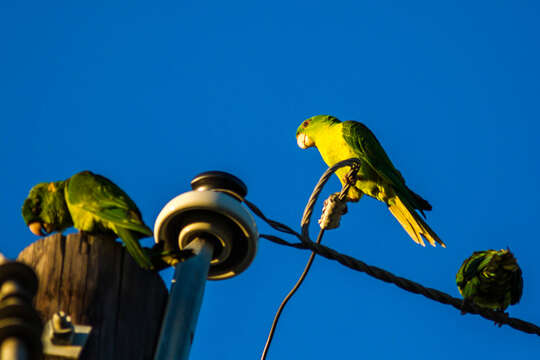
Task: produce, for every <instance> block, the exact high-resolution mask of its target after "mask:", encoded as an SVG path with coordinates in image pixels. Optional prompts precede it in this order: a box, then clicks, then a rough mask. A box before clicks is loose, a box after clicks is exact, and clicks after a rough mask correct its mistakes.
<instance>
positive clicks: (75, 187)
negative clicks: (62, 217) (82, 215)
mask: <svg viewBox="0 0 540 360" xmlns="http://www.w3.org/2000/svg"><path fill="white" fill-rule="evenodd" d="M67 191H68V201H69V203H70V205H71V206H75V207H80V208H81V209H83V210H85V211H88V212H90V213H91V214H93V215H94V216H96V217H97V218H98V219H100V220H102V221H110V222H112V223H113V224H115V225H116V226H119V227H122V228H125V229H129V230H133V231H137V232H139V233H141V234H144V235H147V236H152V231H151V230H150V229H149V228H148V227H147V226H146V225H144V223H143V221H142V218H141V213H140V211H139V209H138V208H137V206H136V205H135V203H134V202H133V201H132V200H131V199H130V198H129V196H127V194H126V193H125V192H124V191H122V189H120V188H119V187H118V186H117V185H115V184H114V183H113V182H111V181H110V180H109V179H107V178H105V177H103V176H100V175H96V174H93V173H91V172H89V171H83V172H81V173H78V174H75V175H74V176H72V177H71V178H70V179H69V184H68V187H67Z"/></svg>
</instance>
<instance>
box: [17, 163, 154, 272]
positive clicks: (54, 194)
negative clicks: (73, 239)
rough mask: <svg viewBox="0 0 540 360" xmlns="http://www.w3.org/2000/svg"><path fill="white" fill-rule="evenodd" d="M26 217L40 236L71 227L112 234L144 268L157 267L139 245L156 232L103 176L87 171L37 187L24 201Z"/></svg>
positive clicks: (24, 215) (126, 197) (31, 229)
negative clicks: (120, 240)
mask: <svg viewBox="0 0 540 360" xmlns="http://www.w3.org/2000/svg"><path fill="white" fill-rule="evenodd" d="M22 215H23V218H24V221H25V222H26V224H27V225H28V227H29V228H30V231H32V233H34V234H35V235H37V236H44V235H46V234H48V233H51V232H54V231H58V232H62V231H63V230H65V229H67V228H69V227H71V226H73V227H75V228H76V229H78V230H81V231H85V232H90V233H108V232H112V233H114V234H116V235H117V236H118V237H120V238H121V239H122V241H123V243H124V244H125V246H126V249H127V251H128V252H129V253H130V254H131V256H132V257H133V259H135V261H136V262H137V263H138V264H139V265H140V266H141V267H143V268H145V269H153V268H154V265H153V264H152V261H151V255H152V254H151V250H147V249H143V248H142V247H141V246H140V244H139V239H140V238H144V237H148V236H152V230H150V228H149V227H148V226H146V225H145V224H144V222H143V220H142V216H141V213H140V211H139V209H138V208H137V205H135V203H134V202H133V200H131V199H130V198H129V196H128V195H127V194H126V193H125V192H124V191H122V189H120V188H119V187H118V186H117V185H115V184H114V183H113V182H112V181H110V180H109V179H107V178H105V177H103V176H101V175H97V174H93V173H91V172H90V171H83V172H80V173H77V174H75V175H73V176H72V177H71V178H69V179H67V180H63V181H55V182H49V183H40V184H37V185H36V186H34V187H33V188H32V189H31V190H30V194H29V195H28V197H27V198H26V200H25V201H24V204H23V207H22Z"/></svg>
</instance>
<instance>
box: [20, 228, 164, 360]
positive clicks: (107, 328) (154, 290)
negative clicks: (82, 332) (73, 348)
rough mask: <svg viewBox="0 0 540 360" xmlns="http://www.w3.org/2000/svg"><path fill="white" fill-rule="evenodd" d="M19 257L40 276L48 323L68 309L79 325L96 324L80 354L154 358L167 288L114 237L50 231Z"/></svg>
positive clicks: (41, 307) (40, 303)
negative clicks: (48, 234) (49, 234)
mask: <svg viewBox="0 0 540 360" xmlns="http://www.w3.org/2000/svg"><path fill="white" fill-rule="evenodd" d="M18 260H19V261H22V262H24V263H26V264H28V265H29V266H31V267H32V268H33V269H34V271H35V272H36V274H37V275H38V278H39V289H38V293H37V295H36V297H35V305H36V309H37V310H38V312H39V314H40V316H41V318H42V320H43V322H46V321H48V320H49V319H50V318H51V316H52V315H53V314H54V313H55V312H57V311H60V310H63V311H64V312H65V313H66V314H68V315H70V316H71V318H72V321H73V322H74V323H75V324H78V325H90V326H92V332H91V334H90V337H89V338H88V341H87V343H86V345H85V347H84V350H83V352H82V354H81V357H80V359H103V360H106V359H111V360H112V359H115V360H122V359H129V360H136V359H145V360H146V359H152V357H153V354H154V351H155V347H156V344H157V340H158V336H159V330H160V326H161V320H162V317H163V312H164V309H165V306H166V304H167V296H168V293H167V288H166V286H165V284H164V283H163V280H162V279H161V277H160V276H159V275H158V273H156V272H153V271H146V270H143V269H141V268H140V267H139V266H138V265H137V264H136V263H135V261H134V260H133V259H132V258H131V256H130V255H129V254H128V253H127V252H126V251H125V249H124V248H123V247H122V245H121V244H120V243H119V242H117V241H115V240H114V238H113V237H112V236H106V235H98V236H92V235H88V234H80V233H78V234H70V235H68V236H62V235H61V234H55V235H51V236H49V237H46V238H43V239H40V240H38V241H36V242H35V243H33V244H31V245H30V246H28V247H27V248H26V249H24V250H23V251H22V252H21V253H20V254H19V257H18ZM45 359H47V358H45Z"/></svg>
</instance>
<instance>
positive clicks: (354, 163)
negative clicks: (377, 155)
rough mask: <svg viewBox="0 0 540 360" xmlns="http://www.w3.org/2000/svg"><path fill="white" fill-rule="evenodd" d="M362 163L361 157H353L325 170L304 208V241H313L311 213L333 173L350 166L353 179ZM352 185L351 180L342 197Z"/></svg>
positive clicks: (302, 222)
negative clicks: (310, 236)
mask: <svg viewBox="0 0 540 360" xmlns="http://www.w3.org/2000/svg"><path fill="white" fill-rule="evenodd" d="M361 164H362V162H361V161H360V160H359V159H355V158H351V159H347V160H343V161H340V162H338V163H337V164H335V165H334V166H332V167H330V168H328V169H327V170H326V171H325V172H324V174H323V175H322V176H321V178H320V179H319V181H318V182H317V185H315V188H314V189H313V192H312V193H311V196H310V197H309V200H308V202H307V205H306V208H305V209H304V214H303V215H302V221H301V222H300V226H301V227H302V241H309V242H313V241H311V240H310V238H309V223H310V222H311V215H313V208H314V207H315V203H316V202H317V199H318V198H319V195H320V194H321V191H322V189H323V188H324V186H325V185H326V183H327V182H328V180H329V179H330V177H331V176H332V174H333V173H335V172H336V171H337V170H339V169H341V168H342V167H345V166H350V167H351V171H350V172H349V175H351V176H352V178H353V179H356V176H357V173H358V169H359V168H360V165H361ZM349 175H348V176H349ZM352 185H354V184H352V183H351V182H350V181H349V182H347V183H346V184H345V186H344V187H343V189H342V190H341V193H340V198H341V199H343V198H344V197H345V194H347V192H348V191H349V188H350V187H351V186H352Z"/></svg>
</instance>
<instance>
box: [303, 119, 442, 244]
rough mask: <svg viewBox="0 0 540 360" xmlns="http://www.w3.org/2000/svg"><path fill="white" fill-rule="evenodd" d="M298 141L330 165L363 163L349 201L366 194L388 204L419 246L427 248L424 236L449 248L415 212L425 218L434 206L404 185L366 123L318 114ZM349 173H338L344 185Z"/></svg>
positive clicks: (345, 170)
mask: <svg viewBox="0 0 540 360" xmlns="http://www.w3.org/2000/svg"><path fill="white" fill-rule="evenodd" d="M296 139H297V143H298V146H299V147H300V148H302V149H306V148H309V147H312V146H314V147H316V148H317V149H318V150H319V152H320V154H321V156H322V158H323V160H324V161H325V162H326V164H328V166H332V165H334V164H336V163H338V162H340V161H343V160H346V159H350V158H357V159H359V160H361V162H362V164H361V165H360V169H359V171H358V180H357V181H356V183H355V184H354V186H351V188H350V189H349V192H348V200H349V201H358V200H360V198H361V197H362V195H363V194H366V195H369V196H371V197H373V198H375V199H377V200H380V201H382V202H384V203H385V204H386V205H388V209H389V210H390V212H391V213H392V215H394V217H395V218H396V219H397V220H398V221H399V223H400V224H401V226H403V228H404V229H405V231H407V233H408V234H409V236H410V237H411V238H412V239H413V240H414V241H415V242H416V243H418V244H420V245H422V246H425V244H424V241H423V240H422V237H423V238H425V239H426V240H427V241H428V242H429V243H430V244H431V245H433V246H435V243H439V244H441V245H442V246H443V247H446V245H445V244H444V243H443V242H442V240H441V239H439V237H438V236H437V234H436V233H435V232H434V231H433V230H432V229H431V228H430V227H429V226H428V225H427V224H426V222H425V221H424V220H423V219H422V218H421V217H420V215H419V214H418V213H417V212H416V211H415V209H417V210H419V211H420V212H421V213H422V215H424V212H423V211H424V210H431V205H430V204H429V203H428V202H427V201H426V200H424V199H422V198H421V197H420V195H418V194H416V193H414V192H413V191H412V190H411V189H409V188H408V187H407V186H406V185H405V179H403V176H402V175H401V173H400V172H399V171H398V170H397V169H396V168H395V167H394V165H393V164H392V162H391V161H390V159H389V158H388V155H386V152H385V151H384V149H383V147H382V146H381V144H380V143H379V141H378V140H377V138H376V137H375V135H373V133H372V132H371V131H370V130H369V129H368V128H367V127H366V126H365V125H364V124H362V123H359V122H356V121H345V122H341V121H340V120H338V119H337V118H335V117H333V116H330V115H317V116H313V117H311V118H309V119H306V120H304V121H303V122H302V124H300V126H299V127H298V130H297V131H296ZM348 171H349V169H348V168H341V169H339V170H338V171H336V175H337V176H338V178H339V180H340V181H341V183H342V185H345V184H346V183H347V176H346V175H347V173H348ZM424 217H425V215H424Z"/></svg>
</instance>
